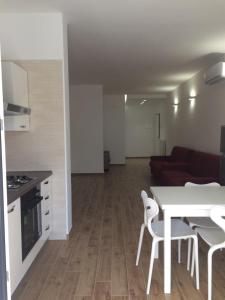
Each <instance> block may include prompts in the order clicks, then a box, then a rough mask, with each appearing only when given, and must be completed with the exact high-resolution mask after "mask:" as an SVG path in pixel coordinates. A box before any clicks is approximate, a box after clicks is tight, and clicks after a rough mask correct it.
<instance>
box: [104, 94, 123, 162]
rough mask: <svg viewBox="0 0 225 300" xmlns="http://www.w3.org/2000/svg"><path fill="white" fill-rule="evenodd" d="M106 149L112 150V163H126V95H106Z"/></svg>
mask: <svg viewBox="0 0 225 300" xmlns="http://www.w3.org/2000/svg"><path fill="white" fill-rule="evenodd" d="M103 131H104V150H108V151H110V159H111V164H125V105H124V95H104V98H103Z"/></svg>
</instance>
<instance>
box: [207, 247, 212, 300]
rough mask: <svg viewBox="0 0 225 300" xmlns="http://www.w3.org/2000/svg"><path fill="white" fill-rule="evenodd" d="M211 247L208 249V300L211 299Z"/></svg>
mask: <svg viewBox="0 0 225 300" xmlns="http://www.w3.org/2000/svg"><path fill="white" fill-rule="evenodd" d="M212 255H213V251H212V249H209V251H208V300H211V299H212Z"/></svg>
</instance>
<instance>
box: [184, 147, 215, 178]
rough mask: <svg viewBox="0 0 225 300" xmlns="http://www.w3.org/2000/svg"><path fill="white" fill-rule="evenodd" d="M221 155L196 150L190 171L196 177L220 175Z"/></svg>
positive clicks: (191, 159) (192, 157) (189, 167)
mask: <svg viewBox="0 0 225 300" xmlns="http://www.w3.org/2000/svg"><path fill="white" fill-rule="evenodd" d="M219 161H220V160H219V156H218V155H214V154H209V153H205V152H199V151H194V152H193V153H192V155H191V158H190V164H189V166H188V171H189V173H190V174H191V175H193V176H196V177H201V176H203V177H216V178H218V177H219Z"/></svg>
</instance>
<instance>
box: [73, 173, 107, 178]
mask: <svg viewBox="0 0 225 300" xmlns="http://www.w3.org/2000/svg"><path fill="white" fill-rule="evenodd" d="M103 175H104V173H71V176H72V177H76V176H103Z"/></svg>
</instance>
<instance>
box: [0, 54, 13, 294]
mask: <svg viewBox="0 0 225 300" xmlns="http://www.w3.org/2000/svg"><path fill="white" fill-rule="evenodd" d="M0 50H1V49H0ZM0 132H1V134H0V299H1V300H6V299H8V300H10V299H11V295H10V278H9V242H8V212H7V183H6V156H5V130H4V109H3V94H2V69H1V51H0ZM7 274H8V275H7Z"/></svg>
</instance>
